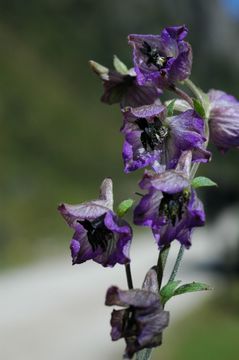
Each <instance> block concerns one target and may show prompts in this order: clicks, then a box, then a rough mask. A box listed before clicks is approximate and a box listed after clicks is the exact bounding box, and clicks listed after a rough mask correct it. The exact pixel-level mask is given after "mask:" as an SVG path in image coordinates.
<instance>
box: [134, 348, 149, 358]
mask: <svg viewBox="0 0 239 360" xmlns="http://www.w3.org/2000/svg"><path fill="white" fill-rule="evenodd" d="M152 351H153V350H152V349H143V350H141V351H139V352H138V353H137V354H136V360H150V358H151V354H152Z"/></svg>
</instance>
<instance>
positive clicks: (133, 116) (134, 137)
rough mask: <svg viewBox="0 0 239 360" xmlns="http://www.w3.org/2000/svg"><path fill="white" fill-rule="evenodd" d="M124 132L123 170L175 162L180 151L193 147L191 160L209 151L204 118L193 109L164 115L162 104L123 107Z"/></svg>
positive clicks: (204, 159)
mask: <svg viewBox="0 0 239 360" xmlns="http://www.w3.org/2000/svg"><path fill="white" fill-rule="evenodd" d="M123 114H124V125H123V127H122V133H123V134H124V136H125V142H124V146H123V159H124V164H125V169H124V170H125V172H126V173H128V172H131V171H134V170H137V169H140V168H143V167H146V166H149V165H150V166H152V167H154V168H155V163H156V162H159V163H160V164H163V165H166V167H167V168H173V167H175V166H176V164H177V162H178V159H179V157H180V155H181V152H182V151H185V150H193V161H197V162H207V161H208V160H209V158H210V152H208V151H206V150H204V147H203V143H204V142H205V140H206V138H205V137H204V122H203V120H202V119H201V118H200V117H199V116H198V115H197V113H196V112H195V111H193V110H187V111H185V112H183V113H181V114H180V115H177V116H172V117H168V118H167V117H166V114H167V110H166V107H165V106H163V105H161V106H160V105H148V106H141V107H138V108H126V109H124V110H123Z"/></svg>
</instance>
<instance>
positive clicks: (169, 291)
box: [160, 280, 181, 304]
mask: <svg viewBox="0 0 239 360" xmlns="http://www.w3.org/2000/svg"><path fill="white" fill-rule="evenodd" d="M180 283H181V280H175V281H169V282H168V283H167V284H166V285H165V286H163V287H162V289H161V291H160V295H161V300H162V304H165V303H166V302H167V301H168V300H169V299H170V298H171V297H172V296H174V292H175V289H176V288H177V286H178V285H179V284H180Z"/></svg>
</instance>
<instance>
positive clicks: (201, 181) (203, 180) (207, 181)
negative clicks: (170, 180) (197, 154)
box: [192, 176, 217, 189]
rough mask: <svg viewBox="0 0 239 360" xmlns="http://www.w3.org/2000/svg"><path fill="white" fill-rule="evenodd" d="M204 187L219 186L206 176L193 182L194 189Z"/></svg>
mask: <svg viewBox="0 0 239 360" xmlns="http://www.w3.org/2000/svg"><path fill="white" fill-rule="evenodd" d="M204 186H217V184H216V183H215V182H214V181H212V180H211V179H209V178H207V177H205V176H198V177H196V178H194V179H193V180H192V187H194V189H197V188H199V187H204Z"/></svg>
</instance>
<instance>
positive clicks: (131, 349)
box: [58, 26, 239, 359]
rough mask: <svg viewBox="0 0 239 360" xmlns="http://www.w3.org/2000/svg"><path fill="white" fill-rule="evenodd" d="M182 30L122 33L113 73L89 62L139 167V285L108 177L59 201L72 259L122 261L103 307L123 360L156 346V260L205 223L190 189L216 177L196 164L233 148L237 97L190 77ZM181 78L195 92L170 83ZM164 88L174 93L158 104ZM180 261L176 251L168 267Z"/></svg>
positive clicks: (187, 241) (159, 323)
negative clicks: (151, 242)
mask: <svg viewBox="0 0 239 360" xmlns="http://www.w3.org/2000/svg"><path fill="white" fill-rule="evenodd" d="M187 34H188V29H187V28H186V26H174V27H167V28H165V29H163V30H162V32H161V33H160V34H159V35H139V34H132V35H129V37H128V40H129V44H130V46H131V47H132V49H133V68H130V69H128V68H127V66H126V65H125V64H124V63H123V62H122V61H120V60H119V58H118V57H116V56H115V57H114V61H113V63H114V70H109V69H108V68H106V67H104V66H102V65H100V64H99V63H97V62H95V61H90V65H91V68H92V69H93V71H94V72H95V73H96V74H97V75H98V76H99V77H100V79H101V80H102V82H103V87H104V93H103V96H102V98H101V100H102V101H103V102H104V103H107V104H110V105H111V104H115V103H119V105H120V111H121V114H122V120H123V121H122V126H121V133H122V135H123V137H124V144H123V150H122V156H123V162H124V171H125V173H131V172H133V171H136V170H138V169H145V171H144V174H143V176H142V179H141V181H140V182H139V186H140V188H141V189H142V191H143V192H144V193H143V194H139V195H140V196H141V198H140V199H139V202H138V204H137V205H136V206H135V208H134V213H133V222H134V224H136V225H139V226H147V227H149V228H150V229H151V230H152V233H153V236H154V238H155V241H156V243H157V245H158V250H159V261H158V265H157V266H155V267H154V268H153V269H151V270H150V271H149V272H148V274H147V276H146V278H145V281H144V283H143V287H142V289H134V288H133V283H132V276H131V272H130V255H129V252H130V245H131V241H132V237H133V233H132V228H131V226H130V225H129V223H128V222H127V221H125V220H124V219H123V216H124V215H125V213H126V212H127V210H129V208H130V207H131V206H132V201H129V200H125V201H123V202H122V203H121V204H120V205H119V207H118V208H117V210H115V211H114V210H113V193H112V180H111V179H109V178H106V179H105V180H104V181H103V182H102V185H101V188H100V196H99V198H98V199H96V200H92V201H89V202H85V203H82V204H80V205H69V204H61V205H59V207H58V210H59V212H60V214H61V215H62V216H63V218H64V219H65V220H66V222H67V224H68V225H69V226H70V227H71V228H72V229H73V230H74V235H73V238H72V240H71V244H70V249H71V255H72V263H73V264H81V263H83V262H85V261H87V260H93V261H95V262H97V263H99V264H101V265H103V266H109V267H112V266H115V265H116V264H124V265H125V268H126V275H127V282H128V287H129V290H120V289H119V288H118V287H116V286H112V287H110V288H109V289H108V291H107V294H106V305H109V306H111V305H116V306H121V307H123V309H121V310H113V313H112V318H111V326H112V331H111V337H112V340H118V339H120V338H124V339H125V342H126V350H125V358H132V357H133V355H134V354H135V353H137V354H138V352H140V351H141V350H142V349H145V348H148V349H151V348H152V347H155V346H159V345H160V344H161V343H162V332H163V330H164V329H165V328H166V327H167V326H168V322H169V313H168V312H167V311H165V310H164V305H165V303H166V301H167V300H168V298H167V297H165V295H164V294H165V291H163V289H160V286H161V282H162V277H163V270H164V264H165V261H166V260H165V258H164V260H162V259H163V257H165V251H166V250H167V251H168V250H169V247H170V244H171V243H172V242H173V241H174V240H177V241H178V242H179V243H180V245H181V249H184V248H187V249H189V248H190V246H191V244H192V241H191V238H192V232H193V230H194V229H195V228H196V227H199V226H203V225H204V224H205V213H204V208H203V204H202V202H201V201H200V200H199V198H198V196H197V193H196V190H195V189H196V188H197V187H202V186H212V185H215V183H214V182H212V181H211V180H210V179H207V178H205V177H198V178H195V174H196V171H197V168H198V166H199V165H200V163H207V162H208V161H210V159H211V153H210V152H209V151H208V150H207V145H208V143H209V141H211V142H212V143H213V144H215V145H216V147H217V148H218V149H220V150H221V151H223V152H226V151H227V150H229V149H230V148H232V147H239V102H238V101H237V100H236V99H235V98H234V97H233V96H231V95H228V94H226V93H224V92H222V91H219V90H210V91H209V92H208V93H207V94H206V93H203V92H202V90H200V89H199V88H198V87H196V86H195V85H194V84H193V83H192V82H191V80H190V79H189V77H190V74H191V69H192V48H191V46H190V44H189V43H188V42H186V41H185V38H186V36H187ZM182 83H184V85H185V86H186V87H187V88H188V89H189V90H190V93H192V94H193V97H191V96H190V95H188V93H187V92H185V91H183V90H182V89H181V88H180V87H178V86H180V84H182ZM165 90H168V91H171V92H172V93H173V94H174V98H173V99H170V100H169V101H165V102H164V103H163V102H162V100H161V95H162V94H163V93H164V91H165ZM180 251H181V250H180ZM180 259H181V255H180V256H178V258H177V259H176V264H179V261H180ZM176 268H177V266H176ZM175 275H176V274H175V273H174V272H173V273H172V276H171V277H170V280H169V282H168V283H167V285H166V288H167V286H168V287H169V289H170V291H171V295H170V297H172V296H173V295H174V294H173V292H172V291H173V290H172V289H173V287H172V285H173V286H174V285H175V282H173V280H174V277H175ZM193 284H194V285H193V286H192V287H190V286H188V285H187V286H186V287H182V289H181V290H180V293H183V292H187V291H195V290H194V289H195V283H193ZM189 285H190V284H189ZM206 289H208V287H207V286H205V284H200V283H197V290H206ZM166 293H167V292H166ZM145 356H146V355H145ZM144 359H147V357H144Z"/></svg>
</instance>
